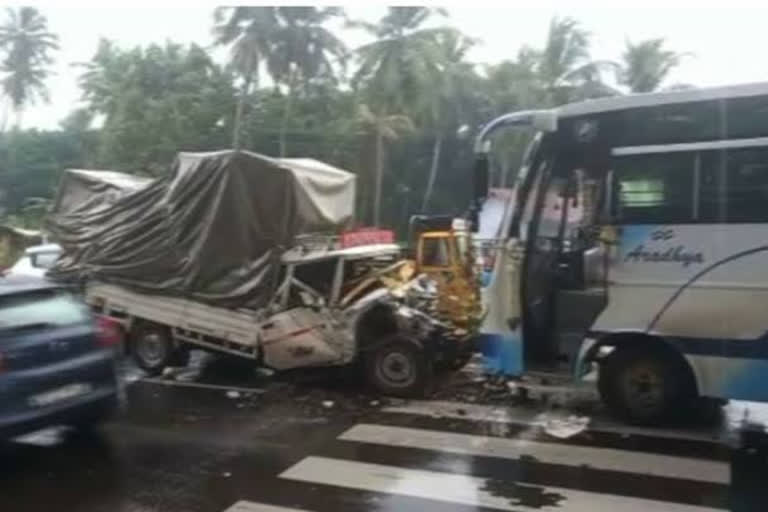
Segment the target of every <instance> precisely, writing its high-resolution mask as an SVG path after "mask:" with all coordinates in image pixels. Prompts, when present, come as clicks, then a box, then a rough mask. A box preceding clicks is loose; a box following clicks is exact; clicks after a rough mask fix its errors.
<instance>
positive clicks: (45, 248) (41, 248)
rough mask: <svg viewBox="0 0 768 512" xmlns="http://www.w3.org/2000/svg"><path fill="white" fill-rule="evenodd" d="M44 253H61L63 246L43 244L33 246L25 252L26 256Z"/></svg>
mask: <svg viewBox="0 0 768 512" xmlns="http://www.w3.org/2000/svg"><path fill="white" fill-rule="evenodd" d="M42 252H61V246H60V245H59V244H42V245H33V246H31V247H27V248H26V249H25V250H24V253H25V254H39V253H42Z"/></svg>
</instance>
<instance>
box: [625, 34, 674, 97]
mask: <svg viewBox="0 0 768 512" xmlns="http://www.w3.org/2000/svg"><path fill="white" fill-rule="evenodd" d="M685 56H686V54H683V53H677V52H674V51H671V50H665V49H664V39H661V38H659V39H648V40H646V41H641V42H639V43H637V44H633V43H632V42H630V41H627V43H626V48H625V50H624V53H623V54H622V56H621V57H622V67H621V70H620V73H619V83H620V84H622V85H625V86H627V87H628V88H629V90H630V92H652V91H655V90H656V89H658V88H659V86H660V85H661V83H662V82H663V81H664V79H665V78H666V77H667V75H669V72H670V71H672V69H674V68H675V67H676V66H678V65H679V64H680V61H681V60H682V58H683V57H685Z"/></svg>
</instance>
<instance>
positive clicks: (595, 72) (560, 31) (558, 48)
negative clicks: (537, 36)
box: [538, 17, 618, 104]
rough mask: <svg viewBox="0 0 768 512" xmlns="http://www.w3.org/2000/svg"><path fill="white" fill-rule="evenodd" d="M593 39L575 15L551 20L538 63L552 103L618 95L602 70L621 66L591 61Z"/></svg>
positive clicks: (539, 73)
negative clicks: (603, 80) (604, 79)
mask: <svg viewBox="0 0 768 512" xmlns="http://www.w3.org/2000/svg"><path fill="white" fill-rule="evenodd" d="M589 39H590V34H589V32H587V31H586V30H584V29H583V28H582V27H581V26H580V25H579V23H578V22H577V21H576V20H574V19H572V18H562V19H560V18H557V17H555V18H553V19H552V21H551V22H550V24H549V32H548V34H547V42H546V45H545V47H544V50H543V51H542V52H541V54H540V62H539V66H538V75H539V79H540V80H541V82H542V86H543V88H544V91H545V92H546V94H547V100H548V102H549V103H550V104H560V103H565V102H567V101H572V100H574V99H583V98H588V97H597V96H605V95H610V94H618V91H614V90H613V89H611V88H610V87H608V86H606V85H605V84H603V82H602V80H601V73H602V71H604V70H606V69H611V70H615V69H616V67H617V65H616V64H615V63H613V62H610V61H593V60H591V59H590V55H589V46H590V42H589Z"/></svg>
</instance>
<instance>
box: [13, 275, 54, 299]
mask: <svg viewBox="0 0 768 512" xmlns="http://www.w3.org/2000/svg"><path fill="white" fill-rule="evenodd" d="M56 288H62V286H61V285H60V284H59V283H56V282H54V281H50V280H48V279H44V278H41V277H35V276H24V275H9V276H6V277H2V278H0V297H2V296H4V295H12V294H14V293H22V292H32V291H36V290H53V289H56Z"/></svg>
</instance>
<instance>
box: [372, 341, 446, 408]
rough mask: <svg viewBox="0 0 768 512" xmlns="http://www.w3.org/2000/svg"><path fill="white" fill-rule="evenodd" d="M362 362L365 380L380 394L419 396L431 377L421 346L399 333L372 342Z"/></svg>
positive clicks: (423, 391)
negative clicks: (363, 362) (364, 368)
mask: <svg viewBox="0 0 768 512" xmlns="http://www.w3.org/2000/svg"><path fill="white" fill-rule="evenodd" d="M365 363H366V364H365V367H366V375H367V378H368V382H369V383H370V384H371V385H372V386H373V387H374V388H375V389H376V390H377V391H378V392H380V393H382V394H384V395H391V396H399V397H406V398H407V397H417V396H423V395H425V394H426V392H427V390H428V388H429V386H430V384H431V381H432V363H431V361H429V359H428V358H427V357H426V354H425V353H424V350H423V349H422V348H421V347H420V346H419V345H418V344H416V343H414V342H411V341H408V340H406V339H403V338H401V337H399V336H392V337H388V338H385V339H383V340H381V341H379V342H376V343H375V344H374V345H373V346H372V347H371V348H370V350H369V351H368V353H367V355H366V358H365Z"/></svg>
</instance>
